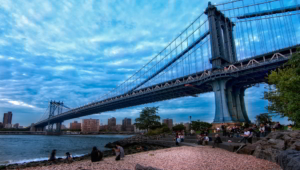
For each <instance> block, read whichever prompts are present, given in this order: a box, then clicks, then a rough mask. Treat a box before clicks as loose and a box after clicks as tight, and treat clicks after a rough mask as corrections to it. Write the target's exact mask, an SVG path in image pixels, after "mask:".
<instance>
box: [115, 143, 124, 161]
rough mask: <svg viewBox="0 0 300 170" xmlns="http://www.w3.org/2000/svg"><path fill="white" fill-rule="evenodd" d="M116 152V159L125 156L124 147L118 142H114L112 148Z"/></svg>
mask: <svg viewBox="0 0 300 170" xmlns="http://www.w3.org/2000/svg"><path fill="white" fill-rule="evenodd" d="M114 150H115V152H116V161H119V160H120V159H123V158H124V157H125V153H124V149H123V147H122V146H120V144H116V148H114Z"/></svg>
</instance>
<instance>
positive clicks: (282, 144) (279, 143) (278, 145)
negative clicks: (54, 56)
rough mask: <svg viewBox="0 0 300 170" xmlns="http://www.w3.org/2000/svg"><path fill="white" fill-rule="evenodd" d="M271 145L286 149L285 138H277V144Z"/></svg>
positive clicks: (275, 147)
mask: <svg viewBox="0 0 300 170" xmlns="http://www.w3.org/2000/svg"><path fill="white" fill-rule="evenodd" d="M271 147H272V148H274V149H279V150H284V149H285V143H284V140H280V139H275V145H273V146H271Z"/></svg>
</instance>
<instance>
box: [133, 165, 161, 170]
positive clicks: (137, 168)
mask: <svg viewBox="0 0 300 170" xmlns="http://www.w3.org/2000/svg"><path fill="white" fill-rule="evenodd" d="M135 170H162V169H158V168H154V167H151V166H147V167H146V166H142V165H140V164H136V166H135Z"/></svg>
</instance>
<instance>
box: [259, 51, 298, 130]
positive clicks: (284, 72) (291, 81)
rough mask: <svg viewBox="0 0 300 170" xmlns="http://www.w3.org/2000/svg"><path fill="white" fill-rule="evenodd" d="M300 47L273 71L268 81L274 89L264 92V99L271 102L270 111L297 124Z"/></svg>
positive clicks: (268, 107)
mask: <svg viewBox="0 0 300 170" xmlns="http://www.w3.org/2000/svg"><path fill="white" fill-rule="evenodd" d="M299 52H300V49H299V48H298V49H297V53H294V54H293V56H292V57H291V59H290V60H289V61H288V62H287V63H286V64H284V65H283V67H281V68H278V69H277V70H275V71H272V72H271V74H270V75H269V76H268V78H267V79H268V83H269V84H270V85H272V86H273V87H275V88H273V89H271V90H270V91H268V92H265V93H264V99H267V100H268V101H269V102H270V105H269V106H267V109H268V110H269V112H270V113H275V114H278V115H280V116H282V117H288V119H289V120H291V121H293V122H294V124H295V126H298V127H299V126H300V104H299V101H300V53H299Z"/></svg>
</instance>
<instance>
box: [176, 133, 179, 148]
mask: <svg viewBox="0 0 300 170" xmlns="http://www.w3.org/2000/svg"><path fill="white" fill-rule="evenodd" d="M178 138H179V133H178V132H176V136H175V144H176V146H178V145H179V142H178Z"/></svg>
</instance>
